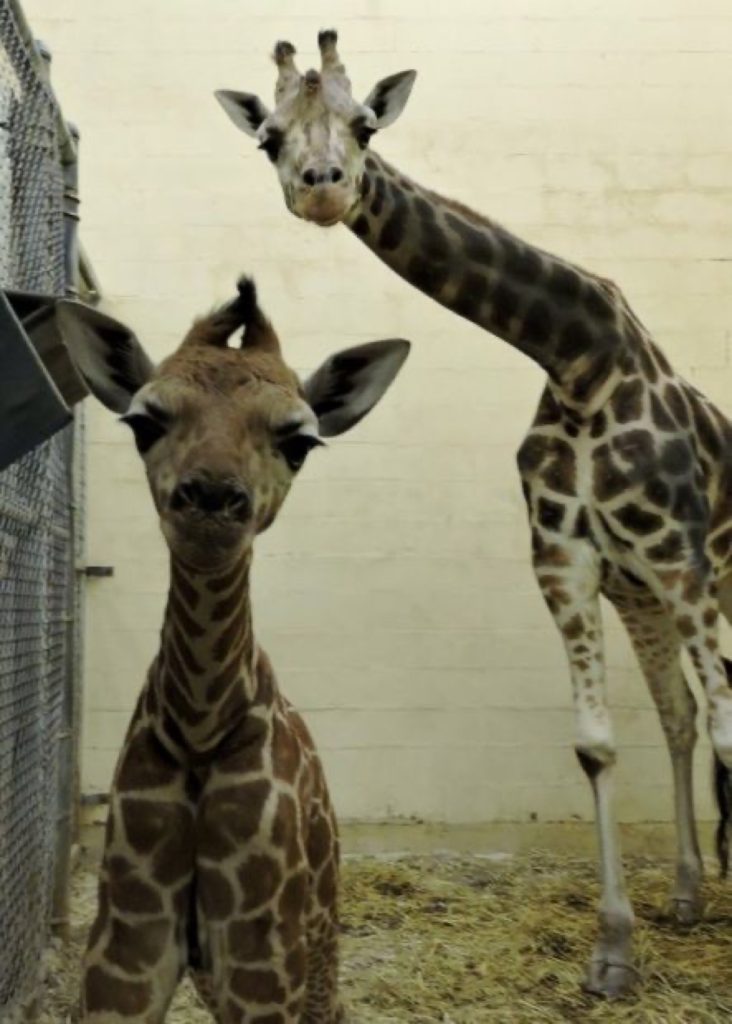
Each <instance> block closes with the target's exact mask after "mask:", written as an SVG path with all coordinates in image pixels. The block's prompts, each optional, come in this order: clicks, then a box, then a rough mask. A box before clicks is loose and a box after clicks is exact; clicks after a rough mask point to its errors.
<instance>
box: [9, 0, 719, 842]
mask: <svg viewBox="0 0 732 1024" xmlns="http://www.w3.org/2000/svg"><path fill="white" fill-rule="evenodd" d="M25 7H26V11H27V14H28V17H29V19H30V20H31V23H32V24H33V26H34V29H35V31H36V33H37V34H38V35H39V36H41V37H42V38H43V39H45V40H46V41H47V42H48V44H49V45H50V46H51V48H52V50H53V53H54V65H53V71H54V81H55V84H56V88H57V91H58V93H59V95H60V96H61V98H62V100H63V104H64V110H65V111H66V112H67V114H68V115H69V116H72V117H73V118H74V119H76V120H77V121H78V123H79V125H80V127H81V130H82V189H83V192H82V195H83V238H84V242H85V245H86V246H87V248H88V250H89V252H90V253H91V254H92V256H93V259H94V263H95V266H96V269H97V271H98V273H99V276H100V278H101V280H102V282H103V285H104V290H105V298H106V304H107V308H109V309H110V311H112V312H113V313H114V314H116V315H117V316H119V317H121V318H124V319H126V320H127V321H128V322H129V323H130V324H131V325H133V326H134V327H135V328H136V329H137V331H138V333H139V335H140V337H141V338H142V339H143V340H144V342H145V343H146V345H147V346H148V347H149V350H150V352H151V353H152V354H153V356H155V357H161V356H162V355H163V354H164V353H166V352H167V351H168V350H169V349H170V348H171V346H173V345H174V344H176V342H177V341H178V340H179V338H180V336H181V334H182V332H183V331H184V329H185V327H186V325H187V324H188V322H189V320H190V319H191V317H192V316H193V315H194V314H196V313H198V312H200V311H203V310H205V309H206V308H208V307H209V306H210V305H211V304H212V303H213V302H214V301H218V300H222V299H225V298H227V297H228V296H229V295H230V294H231V292H232V286H233V283H234V280H235V278H236V276H237V274H238V273H239V272H240V271H242V270H251V271H253V272H254V273H255V274H256V277H257V280H258V283H259V286H260V290H261V296H262V299H263V302H264V304H265V305H266V308H267V309H268V310H269V311H270V313H271V315H272V317H273V320H274V322H275V324H276V326H277V328H278V330H279V331H280V334H281V336H282V338H283V340H284V343H285V348H286V353H287V355H288V357H289V359H290V361H291V363H292V364H293V365H294V366H295V367H297V368H298V369H300V370H306V369H307V368H309V367H312V366H314V365H315V364H316V363H317V362H319V360H320V359H321V358H322V357H323V356H324V355H325V354H326V353H327V352H329V351H330V350H332V349H335V348H337V347H339V346H344V345H348V344H353V343H356V342H358V341H360V340H365V339H369V338H375V337H379V336H388V335H402V336H406V337H409V338H411V339H413V341H414V350H413V355H412V357H411V360H410V362H409V364H408V365H407V368H406V372H405V373H404V374H403V376H402V377H400V379H399V381H398V384H397V385H396V386H395V388H394V390H393V391H392V392H391V393H390V394H389V395H388V396H387V398H386V400H385V401H384V403H383V405H382V406H381V407H380V408H379V409H378V411H377V412H375V413H374V414H373V416H371V417H370V418H369V419H368V420H367V421H366V422H364V423H363V424H362V425H361V426H359V427H358V428H357V429H356V430H354V431H353V433H352V434H350V435H348V436H347V437H345V438H343V439H340V440H336V441H335V442H334V443H333V444H332V446H331V447H330V449H329V450H328V451H327V452H322V453H321V452H317V453H315V454H314V455H313V456H312V458H311V461H310V463H309V464H308V466H307V468H306V469H305V470H304V472H303V474H302V477H301V479H300V480H298V481H297V486H296V487H295V488H294V491H293V493H292V495H291V497H290V499H289V501H288V504H287V506H286V508H285V510H284V512H283V514H282V516H281V518H280V520H279V521H278V523H277V524H276V526H275V527H274V529H272V531H271V532H270V533H269V534H267V535H266V536H264V537H262V538H261V542H260V543H259V545H258V557H257V561H256V593H255V615H256V622H257V625H258V631H259V636H260V639H261V641H262V642H263V644H264V645H265V646H266V647H267V648H268V649H269V651H270V653H271V655H272V657H273V659H274V664H275V666H276V668H277V671H278V674H279V676H280V680H281V683H282V685H283V687H284V688H285V690H286V692H287V693H288V694H289V695H290V697H291V698H292V699H293V700H294V701H295V703H296V704H297V705H298V706H299V707H301V708H302V709H303V710H304V712H305V713H306V716H307V719H308V722H309V723H310V725H311V727H312V729H313V731H314V733H315V736H316V738H317V740H318V742H319V744H320V748H321V750H322V752H323V755H324V757H325V761H326V764H327V769H328V773H329V775H330V780H331V785H332V789H333V791H334V794H335V799H336V803H337V807H338V810H339V812H340V814H341V816H342V817H344V818H370V819H381V818H386V817H391V816H408V815H417V816H420V817H425V818H428V819H436V820H446V821H452V822H468V821H486V820H506V819H508V820H526V819H527V818H528V817H529V816H531V815H536V816H537V817H538V818H539V819H556V818H567V817H574V816H581V817H586V816H589V815H590V813H591V805H590V799H589V795H588V792H587V787H586V784H585V782H584V779H583V777H582V776H581V773H580V771H579V769H578V767H577V766H576V764H575V760H574V755H573V753H572V746H571V744H572V715H571V709H570V700H569V682H568V678H567V673H566V670H565V665H564V660H563V655H562V651H561V648H560V642H559V639H558V637H557V635H555V631H554V627H553V625H552V623H551V621H550V620H549V617H548V613H547V612H546V611H545V609H544V607H543V604H542V602H541V600H540V598H539V595H538V593H537V590H536V588H535V585H534V582H533V579H532V575H531V572H530V569H529V565H528V557H527V554H528V531H527V528H526V525H525V519H524V510H523V507H522V499H521V496H520V491H519V485H518V481H517V477H516V472H515V469H514V453H515V450H516V448H517V446H518V444H519V442H520V440H521V437H522V433H523V431H524V430H525V428H526V426H527V424H528V423H529V420H530V417H531V415H532V411H533V408H534V405H535V402H536V399H537V396H538V394H539V391H540V388H541V374H540V372H539V371H538V369H536V368H535V367H534V366H533V365H532V364H530V363H529V362H527V361H525V360H524V359H523V358H521V357H520V356H519V355H517V354H515V353H514V352H513V351H511V350H510V349H509V348H508V347H507V346H506V345H504V344H503V343H501V342H499V341H498V340H495V339H493V338H491V337H490V336H488V335H487V334H484V333H482V332H480V331H479V330H478V329H477V328H475V327H473V326H471V325H469V324H467V323H463V322H462V321H460V320H459V319H458V318H456V317H454V316H452V315H450V314H448V313H447V312H446V311H444V310H442V309H441V308H439V307H438V306H437V305H435V304H433V303H432V302H430V301H429V300H428V299H427V298H425V297H423V296H421V295H420V294H418V293H417V292H416V291H413V290H412V289H410V288H409V286H407V285H406V284H404V283H403V282H402V281H400V280H399V279H398V278H397V277H395V276H393V275H392V274H391V273H390V272H389V271H388V270H387V269H386V268H384V267H383V266H381V265H380V264H379V263H378V261H377V260H376V259H375V258H374V257H373V256H372V255H371V253H369V252H368V251H367V250H366V248H365V247H362V246H361V245H360V243H359V242H358V241H357V240H356V239H355V238H354V237H352V236H351V235H350V234H349V233H348V232H347V231H346V230H345V229H343V228H336V229H333V230H329V231H323V230H319V229H317V228H315V227H311V226H308V225H305V224H302V223H299V222H297V221H296V220H295V219H294V218H293V217H292V216H290V215H289V214H288V213H287V212H286V210H285V208H284V205H283V201H282V199H281V196H280V191H279V187H278V185H277V183H276V180H275V175H274V173H273V172H272V170H271V168H270V167H269V166H268V163H267V159H266V157H265V156H264V155H263V154H262V153H259V152H257V151H256V149H255V147H254V146H253V145H252V144H251V142H250V141H249V140H247V139H246V138H245V137H244V136H243V135H239V134H237V133H236V131H235V130H234V128H233V127H232V126H231V125H230V123H229V122H228V121H227V119H226V118H225V116H224V114H223V113H222V111H221V110H220V109H219V108H218V106H217V105H216V104H215V102H214V100H213V98H212V95H211V94H212V92H213V90H214V89H215V88H218V87H231V88H242V89H250V90H256V91H258V92H260V93H261V94H262V95H263V96H266V97H267V98H269V97H270V96H271V92H272V88H273V84H274V71H273V67H272V65H271V64H270V62H269V60H268V53H269V52H270V51H271V48H272V45H273V43H274V41H275V40H276V39H277V38H282V37H285V38H288V37H291V38H292V39H293V41H294V42H295V43H296V45H297V46H298V48H299V49H300V51H301V57H300V60H301V63H302V65H303V66H304V67H307V66H308V65H309V64H310V63H312V62H314V61H315V53H316V45H315V41H316V33H317V30H318V29H319V28H321V27H326V26H329V25H331V24H334V25H336V26H337V27H338V28H339V29H340V33H341V41H342V52H343V54H344V56H345V59H346V62H347V65H348V69H349V72H350V75H351V77H352V80H353V82H354V85H355V89H356V90H357V91H358V93H360V94H362V95H365V94H366V92H367V91H368V89H369V88H370V87H371V85H372V84H373V82H374V81H375V80H376V79H377V78H378V77H381V76H384V75H386V74H389V73H391V72H393V71H397V70H400V69H402V68H406V67H415V68H417V69H418V70H419V79H418V83H417V86H416V89H415V92H414V94H413V97H412V100H411V101H410V104H409V107H408V108H407V111H406V113H405V114H404V116H403V119H402V120H401V121H400V122H398V123H397V124H396V125H395V126H394V127H393V128H391V129H389V130H388V131H386V132H384V133H383V135H381V136H379V137H378V140H377V144H378V148H379V149H380V150H381V151H382V152H383V153H384V154H385V156H387V157H388V158H389V159H390V160H392V161H394V162H396V163H397V164H398V165H399V166H400V167H402V168H403V169H404V170H405V171H406V172H408V173H409V174H411V175H412V176H413V177H415V178H416V179H417V180H419V181H422V182H424V183H425V184H427V185H429V186H431V187H433V188H435V189H439V190H442V191H444V192H446V193H447V194H449V195H451V196H454V197H456V198H459V199H461V200H462V201H463V202H465V203H468V204H471V205H473V206H475V207H477V208H478V209H479V210H481V211H483V212H485V213H489V214H491V215H492V216H494V217H495V218H496V219H498V220H500V221H503V222H504V223H506V224H507V225H508V226H510V227H512V228H513V229H514V230H516V231H518V232H519V233H520V234H521V235H523V236H524V237H526V238H528V239H531V240H533V241H534V242H536V243H538V244H539V245H541V246H544V247H546V248H549V249H553V250H555V251H557V252H558V253H561V254H563V255H565V256H567V257H569V258H571V259H573V260H575V261H578V262H581V263H584V264H587V265H588V266H589V267H591V268H593V269H594V270H596V271H597V272H599V273H601V274H605V275H608V276H611V277H613V278H615V279H616V280H617V281H618V282H620V283H621V284H622V286H623V287H624V288H625V290H626V293H627V295H628V297H629V298H630V300H631V302H632V303H633V304H634V306H635V308H636V310H637V311H638V313H639V315H640V316H641V317H642V318H643V319H644V320H645V321H646V322H647V323H648V324H649V325H650V326H651V327H652V328H653V330H654V331H655V333H656V335H657V337H658V339H659V340H660V341H661V343H662V344H663V346H664V347H665V349H666V351H667V352H668V353H669V354H670V356H671V357H672V358H673V360H674V361H675V363H676V364H677V366H678V367H679V368H680V369H682V370H683V371H684V372H685V373H687V374H688V375H690V376H691V378H692V379H693V380H694V382H695V383H697V384H698V385H699V386H700V387H701V388H703V389H704V390H706V391H708V392H710V393H711V394H712V395H713V396H714V398H715V399H717V400H718V401H719V402H720V403H721V405H722V406H723V407H726V408H728V409H730V410H731V411H732V399H730V396H729V390H730V384H732V373H731V372H730V365H729V359H730V351H729V349H730V333H729V332H730V324H731V323H732V298H731V296H732V262H731V261H730V256H731V254H732V185H731V184H730V183H731V182H732V142H731V141H730V139H731V138H732V136H730V131H729V113H730V110H729V97H730V95H732V53H731V52H730V51H731V50H732V17H731V13H730V7H729V0H695V2H694V3H691V2H690V0H643V3H639V2H638V0H614V2H613V3H611V4H610V3H607V0H491V3H490V4H486V3H479V2H477V0H453V2H452V3H449V4H446V3H444V2H443V0H389V2H388V3H386V2H383V3H382V2H380V0H340V2H332V0H329V2H325V0H310V2H309V3H307V4H303V3H301V2H299V0H298V2H295V0H282V2H279V3H276V4H262V3H254V2H253V0H206V2H203V0H175V2H173V0H125V2H124V3H112V2H110V0H106V2H99V0H25ZM89 423H90V430H89V435H90V444H89V522H88V542H89V558H90V560H91V561H92V562H95V563H103V564H113V565H114V567H115V575H114V578H112V579H103V580H97V581H94V582H91V583H89V593H88V622H87V631H86V635H87V649H86V680H85V682H86V696H85V716H84V739H83V746H84V751H83V784H84V788H85V790H87V791H100V790H104V789H105V788H106V787H107V786H108V783H109V780H110V774H111V771H112V767H113V762H114V759H115V755H116V751H117V749H118V747H119V744H120V741H121V739H122V736H123V733H124V730H125V725H126V722H127V719H128V716H129V714H130V710H131V708H132V706H133V702H134V700H135V696H136V693H137V691H138V689H139V687H140V685H141V683H142V680H143V677H144V672H145V668H146V665H147V663H148V661H149V659H150V658H151V656H152V654H153V651H154V648H155V644H156V637H157V631H158V626H159V622H160V617H161V612H162V607H163V599H164V593H165V588H166V553H165V549H164V547H163V544H162V541H161V539H160V538H159V536H158V533H157V529H156V524H155V520H154V515H153V511H152V507H151V504H150V501H149V499H148V495H147V492H146V489H145V485H144V482H143V475H142V472H141V468H140V464H139V462H138V459H137V456H136V454H135V452H134V449H133V445H132V442H131V439H130V437H129V436H128V435H127V433H126V431H125V429H124V428H123V427H121V426H118V425H117V424H116V423H115V421H114V419H113V417H112V416H111V415H110V414H108V413H107V412H106V411H104V410H102V409H100V408H99V407H98V406H96V405H93V404H92V403H91V402H90V403H89ZM606 619H607V623H608V634H609V658H608V661H609V669H610V690H611V695H612V704H613V707H614V709H615V711H614V713H615V721H616V726H617V733H618V736H619V741H620V746H621V756H620V765H619V769H618V783H619V784H618V789H619V808H620V812H621V815H622V817H623V819H625V820H643V819H652V820H659V819H664V818H667V817H668V815H669V812H670V807H671V797H670V782H669V773H668V771H667V765H666V756H665V751H664V748H663V745H662V741H661V734H660V730H659V727H658V724H657V721H656V718H655V715H654V713H653V711H652V709H651V706H650V702H649V700H648V697H647V696H646V694H645V692H644V688H643V684H642V682H641V680H640V677H639V675H638V672H637V671H636V669H635V668H634V667H633V663H632V658H631V655H630V652H629V648H628V644H627V642H626V641H625V640H624V639H623V638H622V636H621V635H620V630H619V626H618V624H617V622H616V620H615V619H614V618H613V616H612V615H610V614H608V615H607V617H606ZM708 757H709V755H708V750H707V749H706V748H703V749H702V750H701V752H700V754H699V758H698V764H699V768H700V771H699V781H698V788H699V792H700V797H701V800H700V807H701V810H702V813H703V814H704V815H706V816H709V815H710V814H711V804H710V801H709V799H708V795H707V789H708Z"/></svg>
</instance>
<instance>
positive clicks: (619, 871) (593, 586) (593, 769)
mask: <svg viewBox="0 0 732 1024" xmlns="http://www.w3.org/2000/svg"><path fill="white" fill-rule="evenodd" d="M557 561H560V562H564V565H565V566H566V568H561V569H559V568H552V569H551V571H548V570H547V567H546V565H545V564H542V561H541V560H539V561H538V562H536V563H535V567H536V571H537V578H538V580H539V586H540V587H541V590H542V593H543V594H544V597H545V599H546V601H547V604H548V606H549V608H550V610H551V612H552V614H553V615H554V618H555V621H556V623H557V626H558V627H559V630H560V632H561V634H562V637H563V640H564V644H565V648H566V652H567V657H568V660H569V667H570V673H571V677H572V693H573V699H574V708H575V716H576V738H575V750H576V752H577V757H578V759H579V762H580V764H581V766H582V768H583V770H584V772H585V774H586V775H587V778H588V779H589V781H590V785H591V786H592V793H593V797H594V801H595V816H596V823H597V832H598V839H599V846H600V873H601V884H602V896H601V901H600V908H599V915H598V917H599V935H598V938H597V942H596V944H595V948H594V950H593V952H592V957H591V959H590V963H589V967H588V970H587V976H586V979H585V982H584V988H585V989H586V990H587V991H589V992H592V993H594V994H596V995H601V996H605V997H608V998H615V997H618V996H622V995H624V994H626V993H627V992H628V991H629V990H630V989H631V988H632V987H633V986H634V984H635V983H636V981H637V978H638V975H637V971H636V970H635V968H634V966H633V952H632V940H633V924H634V919H633V910H632V908H631V905H630V900H629V899H628V896H627V893H626V890H625V879H624V875H623V866H622V862H621V859H620V846H619V840H618V834H617V828H616V824H615V817H614V811H613V786H612V773H613V767H614V764H615V758H616V748H615V741H614V738H613V733H612V726H611V722H610V716H609V712H608V708H607V702H606V696H605V677H604V663H603V658H604V652H603V643H602V622H601V618H600V604H599V597H598V579H597V575H596V567H595V566H594V565H592V556H591V555H589V554H588V552H587V551H586V550H585V549H579V545H578V546H577V550H575V551H571V550H567V551H565V552H564V557H563V558H562V559H557ZM583 567H584V569H583Z"/></svg>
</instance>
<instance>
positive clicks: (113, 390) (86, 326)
mask: <svg viewBox="0 0 732 1024" xmlns="http://www.w3.org/2000/svg"><path fill="white" fill-rule="evenodd" d="M56 322H57V324H58V328H59V331H60V333H61V337H62V338H63V340H64V344H65V345H66V348H67V349H68V352H69V355H70V356H71V359H72V360H73V362H74V365H75V366H76V368H77V370H78V371H79V373H80V374H81V376H82V377H83V378H84V380H85V381H86V383H87V385H88V387H89V390H90V391H91V393H92V394H93V395H95V396H96V397H97V398H98V399H99V401H100V402H102V404H103V405H106V406H107V408H108V409H111V410H112V412H118V413H125V412H127V409H128V408H129V405H130V401H131V399H132V396H133V395H134V394H135V392H137V391H139V390H140V388H141V387H142V385H143V384H145V383H147V381H148V380H149V379H150V376H151V374H152V371H153V364H152V362H151V361H150V359H149V358H148V356H147V355H146V353H145V350H144V349H143V347H142V345H141V344H140V342H139V341H138V340H137V338H136V337H135V335H134V334H133V333H132V331H131V330H130V329H129V328H128V327H125V325H124V324H121V323H120V322H119V320H114V319H113V318H112V317H111V316H107V315H106V313H100V312H99V310H97V309H94V308H93V307H92V306H87V305H85V304H84V303H83V302H75V301H73V300H71V299H61V300H60V301H59V302H57V303H56Z"/></svg>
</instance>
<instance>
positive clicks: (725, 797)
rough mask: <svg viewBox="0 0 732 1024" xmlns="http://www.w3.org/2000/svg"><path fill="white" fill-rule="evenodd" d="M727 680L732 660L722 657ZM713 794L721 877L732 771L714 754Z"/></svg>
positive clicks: (731, 817) (729, 831)
mask: <svg viewBox="0 0 732 1024" xmlns="http://www.w3.org/2000/svg"><path fill="white" fill-rule="evenodd" d="M722 661H723V662H724V668H725V671H726V672H727V681H728V683H729V684H730V686H732V661H730V660H729V659H728V658H723V659H722ZM714 795H715V797H716V800H717V810H718V811H719V821H718V823H717V832H716V837H715V838H716V846H717V857H718V858H719V871H720V874H721V876H722V878H726V877H727V875H728V874H729V853H730V838H732V772H730V771H729V770H728V769H727V768H726V767H725V766H724V765H723V764H722V762H721V761H720V759H719V758H718V757H717V755H716V754H715V755H714Z"/></svg>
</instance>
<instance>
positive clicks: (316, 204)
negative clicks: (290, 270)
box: [216, 29, 416, 227]
mask: <svg viewBox="0 0 732 1024" xmlns="http://www.w3.org/2000/svg"><path fill="white" fill-rule="evenodd" d="M337 41H338V37H337V35H336V33H335V31H333V30H332V29H331V30H328V31H325V32H321V33H320V34H319V36H318V45H319V47H320V55H321V68H320V70H319V71H316V70H315V69H311V70H310V71H307V72H306V73H305V74H304V75H302V74H300V72H299V71H298V69H297V68H296V66H295V47H294V46H293V45H292V43H286V42H280V43H277V45H276V46H275V50H274V61H275V64H276V65H277V68H278V78H277V85H276V87H275V108H274V110H271V111H270V110H269V109H268V108H267V107H266V106H265V105H264V104H263V103H262V101H261V100H260V99H259V97H258V96H255V95H253V94H252V93H245V92H234V91H232V90H229V89H222V90H219V91H218V92H217V93H216V98H217V99H218V101H219V103H220V104H221V105H222V107H223V108H224V110H225V111H226V113H227V114H228V115H229V117H230V118H231V120H232V121H233V122H234V124H235V125H236V126H237V128H240V129H241V130H242V131H244V132H246V134H247V135H251V136H253V137H254V138H255V139H257V141H258V142H259V148H260V149H263V150H264V151H265V153H266V154H267V156H268V157H269V159H270V161H271V162H272V163H273V164H274V166H275V168H276V170H277V174H278V176H279V179H280V184H281V186H282V191H283V193H284V196H285V202H286V204H287V207H288V209H289V210H291V212H292V213H294V214H295V215H296V216H297V217H301V218H303V219H304V220H310V221H313V222H315V223H316V224H319V225H321V226H323V227H329V226H331V225H333V224H337V223H338V222H339V221H341V220H343V219H344V217H345V216H346V215H347V214H348V212H349V210H351V209H352V207H353V206H354V205H355V204H356V203H357V202H358V201H359V198H360V187H361V178H362V175H363V168H364V163H365V159H366V150H367V149H368V145H369V140H370V138H371V136H372V135H373V134H374V133H375V132H376V131H378V130H379V129H381V128H386V127H387V126H388V125H390V124H392V122H393V121H396V119H397V117H398V116H399V114H400V113H401V112H402V110H403V109H404V106H405V104H406V102H407V99H408V98H409V94H410V92H411V90H412V86H413V84H414V79H415V77H416V72H415V71H402V72H400V73H399V74H396V75H391V76H389V77H388V78H384V79H382V80H381V81H380V82H378V83H377V85H375V86H374V88H373V89H372V90H371V92H370V93H369V95H368V96H367V97H366V99H365V100H364V102H363V103H358V102H357V101H356V100H354V98H353V96H352V94H351V83H350V81H349V80H348V77H347V75H346V69H345V67H344V66H343V64H342V63H341V60H340V57H339V56H338V51H337V49H336V44H337Z"/></svg>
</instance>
